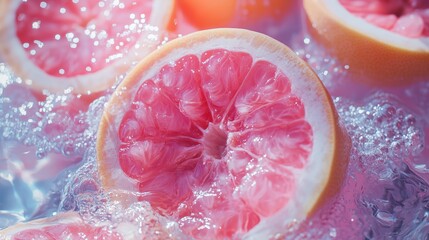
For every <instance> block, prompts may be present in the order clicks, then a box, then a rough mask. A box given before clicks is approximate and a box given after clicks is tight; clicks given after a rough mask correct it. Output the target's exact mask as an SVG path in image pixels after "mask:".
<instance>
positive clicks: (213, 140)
mask: <svg viewBox="0 0 429 240" xmlns="http://www.w3.org/2000/svg"><path fill="white" fill-rule="evenodd" d="M226 140H227V134H226V133H225V131H223V130H221V128H220V127H219V126H218V125H213V124H212V123H209V126H208V128H207V129H206V130H205V131H204V136H203V138H202V143H203V146H204V152H205V153H206V154H208V155H210V156H212V157H214V158H216V159H221V158H222V157H224V156H225V148H226Z"/></svg>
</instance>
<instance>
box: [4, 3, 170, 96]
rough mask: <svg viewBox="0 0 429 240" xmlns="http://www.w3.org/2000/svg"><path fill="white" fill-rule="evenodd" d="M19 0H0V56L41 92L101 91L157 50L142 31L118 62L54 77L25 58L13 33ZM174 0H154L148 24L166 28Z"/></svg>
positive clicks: (25, 54) (21, 47)
mask: <svg viewBox="0 0 429 240" xmlns="http://www.w3.org/2000/svg"><path fill="white" fill-rule="evenodd" d="M20 3H21V1H16V0H2V1H0V42H1V44H0V58H1V59H2V60H4V61H5V62H6V63H7V64H8V65H9V66H11V68H12V69H13V71H14V72H15V73H16V74H17V76H19V77H21V78H22V79H23V80H24V82H25V83H26V84H27V85H28V86H29V87H30V88H32V89H34V90H36V91H38V92H43V91H44V90H48V91H49V92H52V93H63V92H64V91H65V90H69V89H70V88H72V92H74V93H76V94H91V93H93V92H100V91H103V90H106V89H108V88H109V87H111V86H113V84H114V83H115V82H116V81H117V79H116V77H118V76H119V75H120V74H122V73H125V72H126V71H127V70H128V69H129V68H130V66H131V65H132V63H133V62H134V61H136V60H138V59H141V58H142V57H144V56H146V55H147V54H148V53H150V52H151V51H153V50H154V49H156V47H158V45H159V44H160V42H161V39H157V40H154V39H153V37H149V35H150V34H153V32H145V33H144V34H142V35H141V36H140V39H139V40H138V41H137V43H140V44H141V45H142V46H145V47H140V48H139V49H138V50H135V51H129V53H127V54H126V56H124V57H123V58H122V59H121V60H120V61H115V62H114V63H113V64H111V65H108V66H106V67H105V68H104V69H101V70H99V71H95V72H91V73H88V74H81V75H76V76H72V77H55V76H52V75H49V74H47V73H46V72H45V71H43V70H42V69H40V68H39V67H38V66H36V64H34V63H33V62H32V61H31V60H29V58H28V57H27V53H26V52H25V50H24V49H23V46H22V44H21V41H20V40H19V39H18V37H17V35H16V32H15V29H16V27H15V25H16V24H15V12H16V11H17V9H18V7H19V5H20ZM174 4H175V1H170V0H168V1H165V0H154V3H153V7H154V11H152V13H151V17H150V22H149V25H152V26H158V27H161V28H163V27H165V28H167V27H168V26H169V24H171V23H170V21H171V19H172V15H173V11H174V8H175V7H174ZM58 51H61V49H58Z"/></svg>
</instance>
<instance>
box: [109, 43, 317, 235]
mask: <svg viewBox="0 0 429 240" xmlns="http://www.w3.org/2000/svg"><path fill="white" fill-rule="evenodd" d="M118 138H119V155H118V157H119V159H118V161H119V165H120V167H121V169H122V170H123V172H124V173H125V174H126V175H127V176H128V177H130V178H132V179H134V180H136V181H137V182H138V184H137V189H138V191H139V192H140V193H141V194H142V195H141V199H140V200H142V201H148V202H149V203H150V204H151V205H152V207H153V208H154V209H156V211H158V212H159V213H161V214H163V215H166V216H171V217H173V216H174V218H176V220H177V221H178V222H179V224H180V226H181V228H182V230H183V231H185V232H186V233H188V234H190V235H192V236H193V237H195V238H203V239H204V238H210V237H213V236H217V237H219V238H230V237H231V236H233V235H235V234H243V233H246V232H248V231H249V230H250V229H252V228H253V227H254V226H256V225H257V224H258V223H259V222H260V221H262V220H263V219H264V218H268V217H270V216H272V215H273V214H275V213H276V212H278V211H279V210H280V209H282V208H283V207H284V206H286V205H287V203H288V202H289V199H290V198H291V196H292V195H293V194H294V191H295V181H296V180H295V173H296V172H297V171H298V172H299V171H300V170H301V169H303V168H304V167H305V166H306V164H307V162H308V158H309V155H310V153H311V151H312V144H313V132H312V128H311V126H310V124H309V123H308V122H307V121H306V119H305V109H304V104H303V103H302V102H301V99H300V98H299V97H297V96H296V95H294V94H293V93H292V90H291V82H290V80H289V79H288V77H287V76H286V75H285V74H283V72H282V71H280V70H279V69H278V68H277V66H276V65H274V64H272V63H270V62H268V61H265V60H257V61H254V59H253V57H252V56H251V55H250V54H248V53H245V52H236V51H230V50H225V49H213V50H208V51H206V52H203V53H202V54H201V55H200V54H198V55H194V54H189V55H186V56H184V57H182V58H180V59H178V60H175V61H171V62H170V63H169V64H167V65H165V66H164V67H162V68H161V70H160V71H159V73H157V74H155V76H153V77H151V78H148V79H145V80H144V81H143V82H142V84H141V85H140V87H139V88H138V90H137V91H136V94H135V96H134V99H133V103H132V106H131V107H130V109H129V110H127V111H126V112H125V114H124V117H123V118H122V120H121V123H120V125H119V130H118ZM235 236H237V235H235Z"/></svg>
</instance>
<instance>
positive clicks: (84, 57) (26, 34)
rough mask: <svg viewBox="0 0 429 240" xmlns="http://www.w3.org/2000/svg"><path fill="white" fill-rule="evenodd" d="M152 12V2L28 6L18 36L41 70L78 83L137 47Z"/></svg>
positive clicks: (19, 13) (96, 0)
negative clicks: (74, 79) (83, 76)
mask: <svg viewBox="0 0 429 240" xmlns="http://www.w3.org/2000/svg"><path fill="white" fill-rule="evenodd" d="M151 8H152V1H142V2H141V3H140V2H139V4H136V1H132V0H121V1H104V0H80V1H46V0H45V1H43V0H32V1H22V2H21V3H20V5H19V6H18V8H17V10H16V14H15V26H16V29H15V31H16V35H17V37H18V39H19V41H20V43H21V45H22V46H23V48H24V50H25V52H26V54H27V56H28V57H29V59H30V60H31V61H32V62H33V63H34V64H35V65H36V66H38V67H39V68H41V69H42V70H43V71H45V72H46V73H48V74H50V75H52V76H57V77H59V76H62V77H73V76H77V75H82V74H88V73H91V72H96V71H98V70H101V69H103V68H104V67H105V66H106V65H109V64H111V63H113V62H115V61H118V60H119V59H120V58H121V57H122V56H123V55H124V54H126V53H127V52H128V50H130V49H131V47H137V45H136V43H137V42H138V41H139V38H140V36H141V34H142V32H144V31H145V27H146V25H147V23H148V21H149V19H148V17H149V16H150V11H151ZM141 47H144V46H141ZM133 51H137V48H136V49H133Z"/></svg>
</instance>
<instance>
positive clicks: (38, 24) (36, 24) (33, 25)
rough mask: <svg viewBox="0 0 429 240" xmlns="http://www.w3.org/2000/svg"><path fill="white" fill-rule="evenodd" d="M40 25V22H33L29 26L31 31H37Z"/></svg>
mask: <svg viewBox="0 0 429 240" xmlns="http://www.w3.org/2000/svg"><path fill="white" fill-rule="evenodd" d="M40 23H41V21H40V20H39V21H35V22H33V24H32V25H31V26H32V28H33V29H39V28H40Z"/></svg>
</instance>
